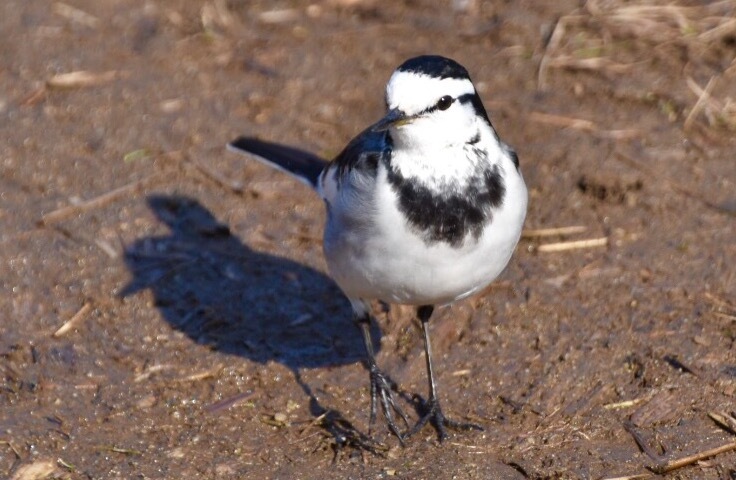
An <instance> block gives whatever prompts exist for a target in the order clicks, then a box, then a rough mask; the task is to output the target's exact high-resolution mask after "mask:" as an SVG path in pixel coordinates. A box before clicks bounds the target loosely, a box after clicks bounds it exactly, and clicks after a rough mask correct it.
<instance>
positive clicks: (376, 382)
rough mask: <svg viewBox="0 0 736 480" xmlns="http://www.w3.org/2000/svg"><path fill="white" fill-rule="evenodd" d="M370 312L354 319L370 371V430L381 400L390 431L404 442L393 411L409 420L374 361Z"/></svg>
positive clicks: (389, 383)
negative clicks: (361, 338)
mask: <svg viewBox="0 0 736 480" xmlns="http://www.w3.org/2000/svg"><path fill="white" fill-rule="evenodd" d="M370 320H371V317H370V313H368V311H366V312H365V313H362V312H361V313H359V314H358V313H356V321H357V323H358V326H359V327H360V331H361V333H362V334H363V343H364V344H365V351H366V355H367V356H368V371H369V373H370V380H371V417H370V427H369V432H370V430H372V429H373V424H374V423H375V421H376V409H377V407H376V405H377V403H378V401H379V400H380V402H381V409H382V410H383V414H384V415H385V416H386V422H387V423H388V428H389V430H391V433H393V434H394V435H396V436H397V437H398V438H399V442H401V443H402V444H403V443H404V435H402V434H401V432H400V431H399V427H398V426H397V425H396V421H395V420H394V412H396V413H397V414H398V415H399V417H401V419H402V420H403V421H404V424H405V425H407V426H408V425H409V421H408V419H407V418H406V415H405V414H404V412H403V410H401V408H400V407H399V405H398V404H397V403H396V401H395V400H394V397H393V393H392V392H391V390H392V387H395V385H394V383H393V381H392V380H391V379H390V378H389V377H388V376H387V375H386V374H384V373H383V372H382V371H381V370H380V369H379V368H378V364H377V363H376V356H375V353H374V350H373V341H372V340H371V332H370Z"/></svg>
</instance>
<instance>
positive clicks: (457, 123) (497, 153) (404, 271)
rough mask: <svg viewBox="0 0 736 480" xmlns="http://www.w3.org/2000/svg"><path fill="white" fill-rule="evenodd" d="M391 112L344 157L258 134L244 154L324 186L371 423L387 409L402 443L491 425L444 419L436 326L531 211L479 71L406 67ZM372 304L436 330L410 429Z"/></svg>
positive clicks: (483, 280) (489, 269)
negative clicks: (363, 365) (473, 74)
mask: <svg viewBox="0 0 736 480" xmlns="http://www.w3.org/2000/svg"><path fill="white" fill-rule="evenodd" d="M386 106H387V110H388V112H387V113H386V116H384V117H383V118H382V119H381V120H379V121H378V122H377V123H375V124H373V125H371V126H370V127H368V128H367V129H366V130H364V131H363V132H362V133H361V134H360V135H358V136H357V137H355V138H354V139H353V140H352V141H351V142H350V143H349V144H348V145H347V147H345V149H344V150H343V151H342V152H341V153H340V154H339V155H338V156H337V157H336V158H335V159H334V160H333V161H332V162H329V163H328V162H326V161H324V160H322V159H321V158H319V157H317V156H314V155H311V154H309V153H306V152H303V151H301V150H297V149H293V148H289V147H285V146H282V145H279V144H275V143H269V142H264V141H261V140H257V139H255V138H248V137H240V138H238V139H237V140H235V141H233V142H232V143H230V144H229V148H230V149H231V150H233V151H237V152H241V153H246V154H251V155H255V156H256V157H257V158H258V159H259V160H261V161H263V162H265V163H266V164H268V165H270V166H272V167H275V168H277V169H279V170H283V171H286V172H287V173H290V174H292V175H294V176H296V177H297V178H299V179H300V180H302V181H304V182H306V183H307V184H309V185H310V186H312V187H313V188H314V189H315V190H316V191H317V192H318V193H319V195H320V196H321V197H322V199H323V200H324V202H325V205H326V206H327V222H326V225H325V231H324V253H325V257H326V259H327V265H328V268H329V271H330V275H331V276H332V278H333V279H334V280H335V281H336V282H337V284H338V285H339V286H340V288H341V289H342V291H343V292H344V293H345V295H347V297H348V299H349V300H350V304H351V305H352V309H353V312H354V315H355V320H356V322H357V323H358V325H359V326H360V329H361V332H362V335H363V340H364V343H365V348H366V352H367V355H368V369H369V371H370V385H371V415H370V424H371V425H373V423H374V422H375V418H376V404H377V402H378V401H380V404H381V407H382V410H383V413H384V416H385V417H386V421H387V423H388V427H389V429H390V431H391V432H393V433H394V434H395V435H396V436H397V437H398V438H399V440H400V441H402V442H403V439H404V438H406V437H408V436H409V435H411V434H413V433H416V432H417V431H419V430H420V429H421V428H422V427H423V426H424V425H425V424H426V423H427V422H431V423H432V424H433V425H434V426H435V428H436V429H437V432H438V435H439V437H440V440H442V439H443V438H445V437H446V435H447V433H446V427H451V428H460V429H481V427H479V426H478V425H475V424H470V423H459V422H455V421H452V420H449V419H448V418H447V417H445V416H444V414H443V413H442V410H441V408H440V402H439V399H438V397H437V382H436V381H435V378H434V372H433V368H432V356H431V348H430V340H429V330H428V322H429V318H430V317H431V315H432V311H433V310H434V308H435V306H437V305H444V304H449V303H452V302H455V301H456V300H459V299H461V298H464V297H467V296H468V295H472V294H473V293H475V292H478V291H480V290H482V289H483V288H484V287H485V286H487V285H488V284H489V283H490V282H491V281H493V280H494V279H495V278H496V277H497V276H498V275H499V274H500V273H501V271H502V270H503V269H504V268H505V266H506V264H507V263H508V261H509V258H510V257H511V254H512V252H513V251H514V248H515V247H516V244H517V242H518V241H519V236H520V234H521V228H522V224H523V223H524V217H525V215H526V206H527V191H526V186H525V184H524V180H523V178H522V175H521V172H520V170H519V161H518V158H517V156H516V153H515V152H514V151H513V150H512V149H511V148H510V147H509V146H508V145H506V144H505V143H503V142H501V140H500V139H499V137H498V134H497V133H496V131H495V130H494V128H493V126H492V125H491V122H490V120H489V118H488V114H487V113H486V110H485V108H484V107H483V103H482V102H481V99H480V97H479V96H478V93H477V92H476V90H475V87H474V86H473V83H472V82H471V80H470V77H469V75H468V72H467V70H466V69H465V68H464V67H462V66H461V65H460V64H458V63H457V62H455V61H453V60H450V59H448V58H444V57H441V56H430V55H427V56H420V57H416V58H412V59H409V60H407V61H406V62H404V63H403V64H402V65H401V66H399V68H397V69H396V71H395V72H394V73H393V75H392V76H391V78H390V80H389V82H388V85H387V86H386ZM370 300H382V301H384V302H388V303H398V304H408V305H415V306H416V307H417V309H416V313H417V317H418V318H419V320H420V322H421V325H422V330H423V333H424V352H425V356H426V362H427V376H428V380H429V398H428V400H427V401H426V402H424V403H423V404H422V405H420V406H419V407H420V408H419V411H420V413H421V418H420V420H419V421H418V422H417V423H416V424H415V425H414V426H413V427H412V428H409V429H408V431H406V432H405V433H402V432H401V431H400V430H399V428H398V426H397V425H396V422H395V420H394V412H396V414H398V415H399V416H400V417H401V418H402V419H403V421H404V423H405V424H406V425H408V420H407V417H406V415H405V414H404V413H403V411H402V409H401V408H399V406H398V405H397V403H396V401H395V398H394V395H393V393H392V387H395V385H392V382H391V381H390V379H389V377H388V376H387V375H385V374H384V373H383V372H382V371H381V370H380V369H379V368H378V366H377V364H376V360H375V355H374V349H373V345H372V342H371V335H370V332H369V329H370V328H369V327H370V321H371V309H370V304H369V301H370Z"/></svg>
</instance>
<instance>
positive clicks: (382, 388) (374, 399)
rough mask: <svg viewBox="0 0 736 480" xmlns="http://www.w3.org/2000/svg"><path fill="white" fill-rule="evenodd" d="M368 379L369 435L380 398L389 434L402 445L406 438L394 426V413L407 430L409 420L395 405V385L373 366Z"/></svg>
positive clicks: (396, 426)
mask: <svg viewBox="0 0 736 480" xmlns="http://www.w3.org/2000/svg"><path fill="white" fill-rule="evenodd" d="M370 379H371V417H370V426H369V434H370V432H371V430H372V429H373V424H374V423H375V421H376V413H377V406H376V405H377V404H378V401H379V398H380V403H381V409H382V410H383V414H384V416H385V417H386V423H387V424H388V428H389V430H390V431H391V433H393V434H394V435H396V437H397V438H398V439H399V443H401V444H402V445H403V444H404V438H406V436H405V435H404V434H402V433H401V431H400V430H399V427H398V425H396V421H395V420H394V412H395V413H396V414H398V416H399V417H401V420H403V422H404V425H406V427H407V428H408V427H409V419H408V418H407V416H406V414H405V413H404V411H403V410H402V409H401V407H399V405H398V404H397V403H396V400H395V399H394V395H393V392H392V390H393V389H395V385H394V384H393V382H391V380H390V379H389V378H388V377H387V376H386V375H385V374H384V373H383V372H381V370H379V369H378V367H376V366H373V367H371V368H370Z"/></svg>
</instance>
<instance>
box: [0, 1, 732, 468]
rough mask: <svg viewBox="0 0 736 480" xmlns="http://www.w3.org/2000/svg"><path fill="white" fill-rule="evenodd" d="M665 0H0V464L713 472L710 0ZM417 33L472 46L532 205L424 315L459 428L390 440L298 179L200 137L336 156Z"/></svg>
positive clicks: (720, 309)
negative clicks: (482, 286) (475, 281)
mask: <svg viewBox="0 0 736 480" xmlns="http://www.w3.org/2000/svg"><path fill="white" fill-rule="evenodd" d="M670 3H671V2H662V3H659V4H656V3H655V4H647V5H660V7H656V6H655V7H654V8H645V6H644V4H643V3H642V2H639V1H637V2H626V3H624V2H622V1H609V2H593V1H588V2H587V3H586V2H579V1H561V2H531V1H526V0H524V1H516V2H512V1H497V2H480V1H474V0H467V1H463V0H454V1H449V0H448V1H444V2H440V6H437V5H436V2H431V1H429V0H405V1H401V2H379V1H378V0H328V1H325V2H313V3H310V2H308V1H298V0H284V1H272V2H268V1H246V0H210V1H194V0H162V1H157V2H153V1H147V2H141V1H137V0H104V1H101V0H66V1H65V2H64V3H61V2H48V1H40V0H32V1H29V0H4V1H3V2H0V32H2V41H1V42H0V169H1V170H0V171H1V174H0V225H1V227H0V252H1V253H0V258H2V262H0V285H1V286H2V291H3V292H4V294H3V296H2V300H1V301H0V315H1V316H2V321H1V322H0V374H1V377H0V380H1V383H0V477H2V478H11V479H17V480H28V479H44V478H65V479H87V478H89V479H134V478H141V479H163V478H166V479H193V478H224V479H228V478H279V479H317V478H320V479H321V478H341V479H342V478H353V479H358V478H388V477H398V478H411V479H429V478H484V479H485V478H499V479H522V478H532V479H543V478H551V479H577V478H581V479H601V478H614V477H623V478H647V477H648V476H657V475H655V473H654V471H660V470H664V469H665V467H666V466H669V467H672V470H671V471H670V472H669V473H665V474H664V475H663V476H664V478H682V479H734V478H736V451H734V449H733V448H730V449H729V446H730V447H734V442H735V441H736V435H735V434H736V431H733V430H732V431H730V432H729V430H728V428H726V427H727V425H728V421H729V417H730V416H731V415H736V413H734V411H736V268H735V267H734V262H735V261H736V241H734V238H735V235H736V228H735V225H736V222H735V216H736V141H735V140H734V131H736V105H735V104H734V101H735V100H734V99H736V63H734V58H736V25H735V23H736V22H735V21H734V18H735V16H736V13H735V12H736V1H733V0H727V1H720V2H710V3H708V2H688V3H676V5H675V6H670V7H666V8H665V7H661V5H665V4H667V5H670ZM422 53H439V54H443V55H447V56H450V57H453V58H455V59H456V60H458V61H459V62H460V63H462V64H464V65H465V66H466V67H467V68H468V69H469V71H470V72H471V75H472V77H473V79H474V81H475V82H476V84H477V86H478V89H479V91H480V92H481V95H482V97H483V98H484V101H485V103H486V106H487V108H488V110H489V111H490V114H491V118H492V120H493V122H494V124H495V126H496V128H497V130H498V131H499V133H500V135H501V137H502V138H503V139H504V140H505V141H506V142H508V143H509V144H511V145H513V146H514V147H515V148H516V149H517V150H518V152H519V157H520V159H521V166H522V170H523V172H524V175H525V178H526V182H527V185H528V186H529V189H530V205H529V212H528V216H527V223H526V229H527V233H526V235H525V237H524V238H523V239H522V241H521V243H520V245H519V248H518V250H517V252H516V253H515V255H514V257H513V259H512V260H511V263H510V265H509V267H508V268H507V270H506V271H505V273H504V274H503V275H502V276H501V278H499V279H498V280H497V281H496V282H495V284H494V285H493V286H491V287H490V288H489V289H488V290H487V291H485V292H484V293H483V294H482V295H479V296H476V297H475V298H472V299H469V300H466V301H463V302H460V303H458V304H456V305H454V306H452V307H448V308H444V309H442V310H440V311H439V312H438V314H437V315H436V318H435V320H434V321H433V324H432V328H433V338H434V342H435V345H434V350H435V361H436V367H437V369H438V376H439V382H440V396H441V398H442V401H443V402H444V408H445V410H446V412H447V413H448V414H450V415H454V416H455V417H458V418H461V419H469V420H470V421H474V422H478V423H481V424H482V425H483V426H484V427H485V431H483V432H458V433H454V434H453V435H452V436H451V438H450V439H449V440H447V441H445V442H444V443H442V444H440V443H439V442H438V441H437V436H436V432H435V431H434V430H433V429H431V428H430V427H427V428H426V429H424V430H423V431H422V432H420V434H418V435H416V436H415V437H412V438H411V439H410V440H409V441H408V442H407V444H406V446H405V447H404V448H402V447H400V446H399V444H398V442H397V441H396V439H395V438H393V437H391V436H390V435H388V433H387V431H386V429H385V427H384V424H383V423H382V419H380V418H379V424H378V426H377V427H378V428H377V429H376V431H375V432H374V440H375V442H371V441H370V439H368V438H367V437H366V436H365V435H367V433H368V406H369V395H368V393H369V392H368V375H367V373H366V371H365V369H364V367H363V366H362V363H361V360H362V358H363V349H362V343H361V341H360V337H359V334H358V331H357V329H356V328H355V327H354V326H353V324H352V322H351V320H350V309H349V306H348V304H347V302H346V300H345V299H344V298H343V297H342V296H341V295H340V293H339V290H338V289H337V287H336V286H335V285H334V284H333V283H332V282H331V280H330V279H329V278H328V277H327V276H326V268H325V263H324V259H323V257H322V253H321V233H322V222H323V219H324V212H323V207H322V205H321V202H320V201H319V199H318V198H317V197H316V195H314V194H312V193H311V192H310V191H309V190H308V189H307V188H306V187H304V186H302V185H301V184H299V183H297V182H295V181H293V180H291V179H290V178H287V177H286V176H284V175H282V174H279V173H278V172H274V171H271V170H269V169H267V168H265V167H262V166H260V165H258V164H256V163H255V162H253V161H251V160H249V159H248V158H245V157H240V156H236V155H233V154H231V153H227V152H226V151H225V150H224V145H225V144H226V143H227V142H228V141H229V140H232V139H233V138H235V137H236V136H238V135H240V134H249V135H257V136H260V137H262V138H264V139H268V140H272V141H279V142H283V143H286V144H290V145H295V146H298V147H301V148H304V149H308V150H311V151H314V152H317V153H319V154H321V155H324V156H325V157H330V156H332V155H334V154H336V153H337V152H338V151H339V150H340V149H341V148H342V146H343V145H344V144H345V143H346V142H347V141H348V140H349V139H350V138H351V137H352V136H353V135H355V134H357V133H358V132H359V131H360V130H362V128H363V127H364V126H366V125H367V124H368V123H370V122H373V121H375V120H376V119H377V118H379V116H380V115H381V113H382V108H383V86H384V84H385V82H386V80H387V79H388V77H389V75H390V74H391V72H392V70H393V69H394V68H395V67H396V66H397V65H399V64H400V63H401V62H402V61H403V60H405V59H406V58H408V57H410V56H413V55H416V54H422ZM80 72H81V73H80ZM560 227H580V228H573V229H570V230H569V231H567V232H566V231H564V230H562V231H560V230H556V231H555V230H553V231H552V235H551V236H543V235H544V234H545V233H548V234H549V233H550V232H549V231H547V232H545V231H541V232H540V231H539V230H540V229H556V228H560ZM579 240H590V241H591V242H589V244H588V245H587V246H586V245H585V244H579V243H574V244H565V243H562V247H563V248H564V247H565V246H566V245H567V247H568V249H565V250H558V248H559V247H560V244H561V242H569V241H579ZM376 307H377V311H378V312H379V314H378V321H377V324H376V327H375V331H374V334H375V337H376V341H377V342H378V343H379V345H380V352H379V355H378V361H379V363H380V365H381V366H382V367H383V368H384V369H385V370H386V371H387V372H389V373H390V374H391V375H392V377H393V378H394V380H396V381H397V382H398V384H399V385H400V387H401V390H402V392H403V393H404V394H405V396H406V397H407V398H409V397H410V396H411V395H413V394H420V395H424V396H426V378H425V372H424V359H423V355H422V344H421V336H420V332H419V329H418V326H417V325H416V324H415V323H414V322H413V320H412V315H411V311H410V310H409V309H407V308H405V307H403V308H402V307H396V306H392V307H391V309H390V311H387V309H386V308H381V307H382V306H381V305H376ZM405 408H406V409H407V410H408V411H409V412H410V413H411V414H412V417H413V418H416V415H415V414H414V410H413V409H412V406H411V405H409V404H406V405H405ZM712 414H715V415H716V417H715V418H718V419H720V421H721V423H725V427H724V425H719V423H718V422H716V421H714V420H713V418H711V415H712ZM717 415H721V417H718V416H717ZM732 420H733V419H732ZM734 424H736V420H734V421H733V422H732V424H731V428H732V429H733V425H734ZM719 447H723V448H722V449H720V450H722V451H721V452H719V451H712V452H709V451H711V450H712V449H717V448H719ZM371 450H372V451H371ZM703 452H706V453H711V454H710V455H703V457H704V458H698V459H697V461H695V459H693V460H692V461H687V458H688V457H689V456H691V455H696V454H701V453H703ZM679 459H685V460H686V461H684V462H682V463H683V464H685V465H680V464H677V463H672V462H673V461H676V460H679ZM668 462H669V463H668ZM658 467H659V469H660V470H658ZM634 475H642V476H640V477H634Z"/></svg>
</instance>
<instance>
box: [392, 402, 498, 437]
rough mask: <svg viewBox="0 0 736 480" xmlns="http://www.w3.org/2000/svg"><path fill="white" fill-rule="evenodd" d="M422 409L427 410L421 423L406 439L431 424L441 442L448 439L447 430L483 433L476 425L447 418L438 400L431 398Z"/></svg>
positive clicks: (417, 424) (407, 434) (415, 426)
mask: <svg viewBox="0 0 736 480" xmlns="http://www.w3.org/2000/svg"><path fill="white" fill-rule="evenodd" d="M422 408H423V409H424V410H425V412H424V414H423V415H422V417H421V418H420V419H419V421H418V422H417V423H416V424H415V425H414V426H413V427H412V428H411V430H409V431H408V432H407V433H406V435H405V438H408V437H410V436H412V435H414V434H415V433H417V432H418V431H420V430H421V429H422V428H423V427H424V426H425V425H426V424H427V423H429V422H431V423H432V425H433V426H434V428H435V429H437V435H438V436H439V440H440V442H442V441H443V440H445V439H446V438H447V428H452V429H453V430H479V431H483V427H481V426H480V425H478V424H476V423H469V422H457V421H455V420H451V419H449V418H447V417H445V414H444V413H442V408H441V407H440V402H439V400H437V399H436V398H430V399H429V400H428V401H427V402H426V403H424V405H423V406H422Z"/></svg>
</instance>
